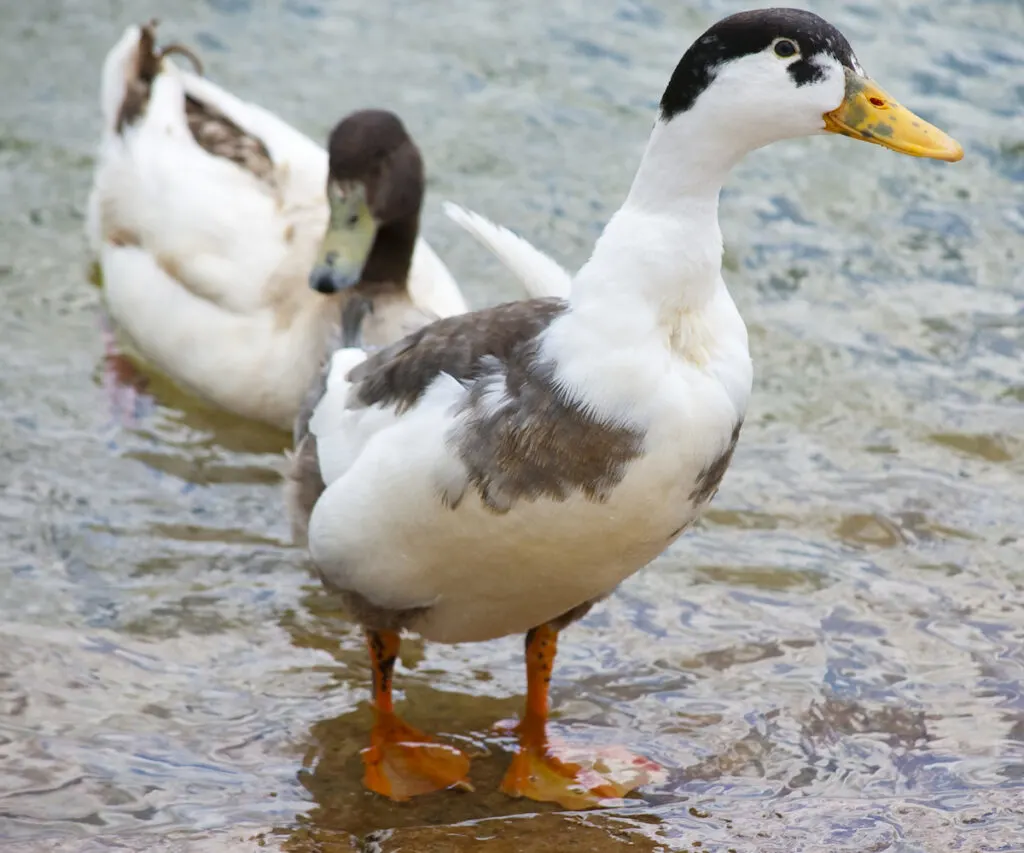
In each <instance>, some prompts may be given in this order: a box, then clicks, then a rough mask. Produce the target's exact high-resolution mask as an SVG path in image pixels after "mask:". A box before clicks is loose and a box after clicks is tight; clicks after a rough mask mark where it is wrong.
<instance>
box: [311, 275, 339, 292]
mask: <svg viewBox="0 0 1024 853" xmlns="http://www.w3.org/2000/svg"><path fill="white" fill-rule="evenodd" d="M311 278H312V281H311V282H310V284H312V285H313V290H315V291H316V292H317V293H334V279H333V278H332V277H331V274H330V273H329V272H327V271H326V270H324V271H323V272H314V273H313V275H312V276H311Z"/></svg>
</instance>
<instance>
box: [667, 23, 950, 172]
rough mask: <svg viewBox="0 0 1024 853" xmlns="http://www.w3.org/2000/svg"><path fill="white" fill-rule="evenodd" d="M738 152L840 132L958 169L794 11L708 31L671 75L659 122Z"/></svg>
mask: <svg viewBox="0 0 1024 853" xmlns="http://www.w3.org/2000/svg"><path fill="white" fill-rule="evenodd" d="M682 115H687V117H688V119H690V121H688V122H687V124H688V125H690V127H689V131H690V132H693V131H694V130H696V132H697V133H701V132H706V133H708V134H714V136H715V137H716V139H715V143H716V144H720V145H721V146H722V147H723V148H725V149H733V148H735V149H736V154H737V159H738V157H739V156H742V154H743V153H746V152H747V151H750V150H753V149H755V148H759V147H761V146H763V145H767V144H769V143H771V142H775V141H777V140H781V139H788V138H793V137H798V136H810V135H814V134H818V133H839V134H842V135H843V136H849V137H850V138H852V139H859V140H862V141H864V142H872V143H874V144H876V145H881V146H883V147H885V148H889V149H891V150H893V151H897V152H899V153H901V154H909V155H911V156H914V157H930V158H933V159H937V160H947V161H956V160H959V159H961V158H962V157H963V149H962V148H961V147H960V145H959V144H958V143H957V142H956V141H954V140H953V139H951V138H950V137H949V136H947V135H946V134H945V133H944V132H943V131H941V130H939V129H938V128H937V127H934V126H932V125H931V124H929V123H928V122H926V121H924V120H923V119H921V118H920V117H918V116H916V115H914V113H912V112H911V111H910V110H908V109H907V108H906V107H903V106H901V105H900V104H899V103H898V102H897V101H896V100H894V99H893V98H892V97H890V96H889V95H888V94H887V93H886V92H885V91H884V90H882V89H881V88H880V87H879V86H878V84H877V83H875V82H874V81H873V80H871V78H870V77H868V76H867V75H866V74H865V72H864V69H863V68H862V67H861V65H860V63H859V62H858V61H857V57H856V56H855V55H854V53H853V49H852V48H851V47H850V44H849V42H848V41H847V40H846V38H845V36H843V34H842V33H841V32H839V30H837V29H836V28H835V27H834V26H832V25H831V24H829V23H828V22H827V21H825V20H823V19H822V18H820V17H818V16H817V15H815V14H813V13H811V12H807V11H804V10H801V9H758V10H753V11H747V12H740V13H738V14H735V15H731V16H729V17H727V18H724V19H723V20H721V21H719V22H718V23H716V24H714V25H713V26H712V27H711V28H710V29H708V30H707V32H705V33H704V34H703V35H702V36H701V37H700V38H698V39H697V41H695V42H694V43H693V45H691V47H690V48H689V50H687V51H686V53H685V54H684V55H683V58H682V59H681V60H680V61H679V64H678V65H677V66H676V69H675V72H674V73H673V75H672V78H671V79H670V81H669V84H668V86H667V88H666V89H665V94H664V96H663V97H662V100H661V114H660V120H661V121H662V122H665V123H673V122H674V121H675V119H677V118H678V117H680V116H682Z"/></svg>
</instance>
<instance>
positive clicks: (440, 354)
mask: <svg viewBox="0 0 1024 853" xmlns="http://www.w3.org/2000/svg"><path fill="white" fill-rule="evenodd" d="M566 308H567V306H566V303H565V302H563V301H561V300H558V299H534V300H529V301H525V302H513V303H508V304H506V305H498V306H495V307H494V308H490V309H486V310H484V311H478V312H475V313H473V314H467V315H463V316H460V317H450V318H447V319H445V320H441V321H439V322H437V323H434V324H432V325H430V326H427V327H426V328H425V329H423V330H422V331H420V332H418V333H417V334H415V335H412V336H410V337H408V338H406V339H405V340H403V341H400V342H398V343H397V344H395V345H394V346H392V347H388V348H387V349H385V350H383V351H381V352H379V353H377V354H376V355H374V356H372V357H371V358H369V359H367V360H366V361H365V362H363V363H362V364H360V365H358V366H356V367H355V368H354V369H353V370H352V372H351V373H350V374H349V380H350V381H351V382H353V384H354V386H355V387H354V389H353V392H352V394H351V396H350V400H352V401H353V402H354V403H355V404H356V405H364V406H369V405H393V406H394V407H395V409H396V410H397V411H398V412H402V411H404V410H406V409H408V408H409V407H410V406H412V405H413V404H414V403H415V402H416V401H417V400H418V399H419V398H420V396H421V395H422V394H423V392H424V391H425V390H426V388H427V387H428V385H429V384H430V383H431V382H432V381H433V380H434V379H435V378H436V377H437V376H438V375H440V374H442V373H445V374H448V375H449V376H452V377H453V378H455V379H457V380H458V381H459V382H461V383H462V384H464V385H465V386H466V388H467V393H466V396H465V398H464V399H463V400H462V402H461V403H460V404H459V406H458V408H457V409H456V410H454V411H453V416H454V421H455V426H453V428H452V431H451V432H450V433H449V435H448V443H449V445H450V446H451V448H452V450H453V452H454V453H455V454H456V455H457V456H458V457H459V459H460V460H461V461H462V463H463V464H464V465H465V467H466V472H467V481H466V485H467V486H470V487H472V488H473V489H474V490H475V491H476V492H477V494H478V495H479V496H480V498H481V499H482V500H483V502H484V505H485V506H487V507H488V509H490V510H492V511H493V512H497V513H502V512H507V511H508V510H509V509H510V508H511V507H512V506H513V504H515V502H516V501H518V500H536V499H537V498H540V497H547V498H549V499H552V500H556V501H563V500H566V499H567V498H568V497H569V496H570V495H571V494H572V493H574V492H582V493H583V495H584V496H585V497H586V498H587V499H588V500H591V501H598V502H600V501H604V500H605V499H607V496H608V494H609V492H610V491H611V489H613V488H614V487H615V486H616V485H617V484H618V483H619V482H620V481H621V480H622V478H623V476H625V470H626V466H627V465H628V463H629V462H630V461H631V460H634V459H636V458H638V457H639V456H640V455H641V454H642V452H643V439H644V436H643V433H642V432H641V431H639V430H637V429H635V428H634V427H632V426H629V425H625V424H615V423H609V422H605V421H602V420H600V419H598V418H596V417H595V416H594V415H593V414H591V413H590V412H589V411H588V410H587V407H586V406H585V405H583V404H582V403H581V402H580V401H578V400H576V399H574V398H573V397H571V396H570V395H569V394H568V393H567V392H566V391H565V390H564V389H563V388H561V387H559V385H558V383H557V381H556V379H555V375H554V365H552V364H550V363H548V362H545V361H543V360H542V359H541V358H540V356H539V354H538V347H537V336H538V334H539V333H540V332H542V331H543V330H544V329H545V328H547V326H548V325H549V324H550V323H551V322H552V321H553V320H554V319H555V318H556V317H558V316H559V315H560V314H561V313H563V312H564V311H565V310H566ZM495 390H497V392H498V393H497V394H495V393H492V392H494V391H495ZM496 398H497V399H499V400H500V402H497V403H495V399H496ZM351 404H352V403H350V405H351ZM464 493H465V492H464V490H463V491H462V492H456V493H445V494H444V495H443V496H442V500H443V501H444V502H445V503H446V504H447V505H448V506H450V507H452V508H454V507H456V506H457V505H458V503H459V501H460V500H461V499H462V497H463V495H464Z"/></svg>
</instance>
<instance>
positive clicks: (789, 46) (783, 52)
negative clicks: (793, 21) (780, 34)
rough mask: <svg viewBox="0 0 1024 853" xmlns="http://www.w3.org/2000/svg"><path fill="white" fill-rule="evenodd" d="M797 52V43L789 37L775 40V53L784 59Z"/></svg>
mask: <svg viewBox="0 0 1024 853" xmlns="http://www.w3.org/2000/svg"><path fill="white" fill-rule="evenodd" d="M796 52H797V49H796V45H795V44H793V42H791V41H790V40H789V39H779V40H778V41H777V42H775V55H776V56H778V57H781V58H782V59H789V57H791V56H793V55H794V54H796Z"/></svg>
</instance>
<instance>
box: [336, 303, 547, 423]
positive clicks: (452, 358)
mask: <svg viewBox="0 0 1024 853" xmlns="http://www.w3.org/2000/svg"><path fill="white" fill-rule="evenodd" d="M565 309H566V303H565V302H563V301H562V300H561V299H530V300H525V301H522V302H508V303H505V304H503V305H495V306H494V307H492V308H485V309H483V310H481V311H474V312H472V313H470V314H460V315H457V316H455V317H446V318H445V319H443V320H438V321H437V322H436V323H431V324H430V325H429V326H426V327H424V328H423V329H421V330H420V331H418V332H416V333H415V334H413V335H409V336H408V337H407V338H404V339H403V340H401V341H398V342H397V343H395V344H392V345H391V346H389V347H385V348H384V349H382V350H380V351H379V352H377V353H375V354H373V355H372V356H370V357H369V358H367V359H366V361H364V362H363V363H362V364H359V365H357V366H356V367H355V368H353V369H352V371H351V373H349V377H348V378H349V381H351V382H352V383H353V386H354V388H353V396H354V399H355V400H357V401H358V403H359V404H362V405H364V406H372V405H385V406H387V405H393V406H394V407H395V408H396V409H397V411H398V412H403V411H405V410H406V409H408V408H409V407H410V406H412V405H413V404H414V403H415V402H416V401H417V400H419V398H420V396H421V395H422V394H423V392H424V391H425V390H426V389H427V386H429V385H430V383H431V382H433V381H434V379H436V378H437V377H438V376H439V375H440V374H442V373H447V374H448V375H449V376H452V377H454V378H455V379H457V380H459V381H460V382H463V383H466V382H469V381H471V380H473V379H475V378H477V377H478V376H480V375H481V373H482V370H483V369H486V367H487V363H485V358H486V357H488V356H490V357H492V358H495V359H497V360H498V361H499V362H506V361H508V360H509V359H510V358H512V357H513V356H514V354H515V352H516V350H517V349H518V348H519V347H521V346H522V344H523V343H525V342H527V341H530V340H532V339H533V338H534V337H536V335H537V334H538V333H539V332H541V331H542V330H544V329H545V328H547V326H548V325H549V324H550V323H551V321H552V320H553V319H554V318H555V317H557V316H558V315H559V314H561V313H562V312H563V311H565Z"/></svg>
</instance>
